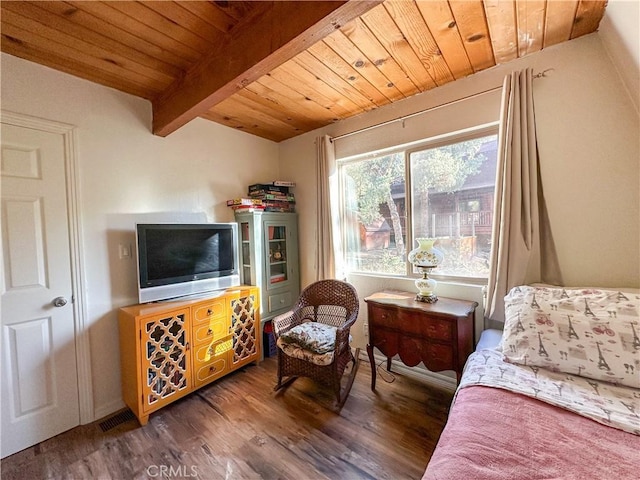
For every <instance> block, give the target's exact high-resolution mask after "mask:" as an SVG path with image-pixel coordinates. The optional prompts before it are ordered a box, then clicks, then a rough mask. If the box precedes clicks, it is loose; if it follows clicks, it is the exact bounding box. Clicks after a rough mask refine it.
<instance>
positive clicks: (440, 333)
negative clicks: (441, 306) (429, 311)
mask: <svg viewBox="0 0 640 480" xmlns="http://www.w3.org/2000/svg"><path fill="white" fill-rule="evenodd" d="M452 327H453V324H452V323H451V322H448V321H446V320H437V319H432V318H429V319H427V321H426V322H424V324H423V325H422V328H423V332H424V334H425V335H426V336H427V337H428V338H433V339H435V340H445V341H451V340H452V339H453V328H452Z"/></svg>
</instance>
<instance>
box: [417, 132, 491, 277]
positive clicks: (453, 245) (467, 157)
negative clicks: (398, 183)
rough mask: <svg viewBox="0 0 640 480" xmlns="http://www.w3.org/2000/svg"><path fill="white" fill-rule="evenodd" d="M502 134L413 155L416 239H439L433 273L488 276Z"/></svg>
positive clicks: (421, 151)
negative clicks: (441, 256)
mask: <svg viewBox="0 0 640 480" xmlns="http://www.w3.org/2000/svg"><path fill="white" fill-rule="evenodd" d="M497 150H498V138H497V135H491V136H486V137H481V138H475V139H471V140H465V141H461V142H455V143H451V144H448V145H441V146H438V147H434V148H427V149H422V150H418V151H413V152H411V153H410V154H409V164H410V171H411V185H412V187H411V199H412V207H413V208H412V219H413V223H412V224H413V238H420V237H432V238H437V239H438V240H437V242H436V247H437V248H439V249H440V250H441V251H442V252H443V253H444V260H443V262H442V264H441V265H439V266H438V268H437V270H434V273H437V274H440V275H451V276H463V277H486V276H487V275H488V274H489V252H490V250H491V231H492V225H493V195H494V189H495V179H496V158H497Z"/></svg>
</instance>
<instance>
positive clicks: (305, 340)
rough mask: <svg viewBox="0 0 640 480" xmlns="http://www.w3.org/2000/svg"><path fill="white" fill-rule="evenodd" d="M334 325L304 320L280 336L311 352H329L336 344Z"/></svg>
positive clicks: (284, 341) (285, 341) (289, 342)
mask: <svg viewBox="0 0 640 480" xmlns="http://www.w3.org/2000/svg"><path fill="white" fill-rule="evenodd" d="M336 330H337V329H336V327H332V326H331V325H326V324H324V323H319V322H305V323H302V324H300V325H297V326H295V327H293V328H292V329H291V330H289V331H288V332H286V333H285V334H283V335H282V336H281V337H280V338H281V339H282V342H283V343H287V344H296V345H298V346H299V347H301V348H303V349H305V350H310V351H311V352H313V353H317V354H323V353H328V352H331V351H332V350H333V349H334V348H335V344H336Z"/></svg>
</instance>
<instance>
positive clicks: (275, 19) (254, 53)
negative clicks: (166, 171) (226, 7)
mask: <svg viewBox="0 0 640 480" xmlns="http://www.w3.org/2000/svg"><path fill="white" fill-rule="evenodd" d="M381 2H382V0H372V1H362V0H352V1H273V2H270V5H269V7H268V8H267V9H266V11H265V12H264V13H263V14H262V15H260V16H259V17H258V18H256V19H254V20H253V21H252V22H251V23H249V24H244V25H243V26H242V27H241V28H237V29H234V30H233V31H232V32H231V33H230V34H229V37H228V38H227V40H226V41H224V42H223V43H222V44H221V45H219V47H218V48H217V49H216V50H215V51H213V52H211V54H209V55H207V56H206V57H205V58H203V59H202V60H201V61H200V62H198V63H197V64H196V65H194V66H193V67H192V68H190V69H189V70H188V71H187V72H186V74H185V75H184V76H183V77H182V78H180V79H178V80H177V81H175V82H174V83H173V84H172V85H170V86H169V87H168V88H167V90H166V91H164V92H163V93H162V94H160V95H159V96H158V98H156V99H155V100H154V101H153V133H154V134H156V135H160V136H162V137H164V136H167V135H169V134H170V133H172V132H174V131H175V130H177V129H178V128H180V127H181V126H183V125H185V124H186V123H188V122H189V121H191V120H192V119H194V118H195V117H197V116H199V115H201V114H203V113H205V112H206V111H208V110H209V109H210V108H211V107H213V106H214V105H216V104H218V103H220V102H221V101H223V100H224V99H226V98H228V97H229V96H231V95H233V94H234V93H236V92H237V91H239V90H241V89H242V88H244V87H245V86H247V85H248V84H250V83H251V82H253V81H255V80H257V79H258V78H260V77H261V76H263V75H265V74H267V73H269V72H270V71H271V70H273V69H274V68H276V67H278V66H279V65H281V64H282V63H284V62H286V61H287V60H290V59H291V58H293V57H294V56H295V55H297V54H298V53H300V52H302V51H304V50H306V49H307V48H309V47H310V46H311V45H313V44H314V43H316V42H318V41H319V40H321V39H322V38H324V37H326V36H327V35H329V34H330V33H331V32H333V31H335V30H336V29H338V28H340V27H342V26H343V25H344V24H345V23H347V22H349V21H351V20H353V19H354V18H356V17H359V16H360V15H362V14H363V13H365V12H367V11H368V10H370V9H371V8H373V7H375V6H376V5H378V4H379V3H381ZM238 27H240V25H238Z"/></svg>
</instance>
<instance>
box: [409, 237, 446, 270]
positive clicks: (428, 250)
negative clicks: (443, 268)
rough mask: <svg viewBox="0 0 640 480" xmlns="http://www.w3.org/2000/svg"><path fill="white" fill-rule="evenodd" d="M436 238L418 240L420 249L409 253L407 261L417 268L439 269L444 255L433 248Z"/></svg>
mask: <svg viewBox="0 0 640 480" xmlns="http://www.w3.org/2000/svg"><path fill="white" fill-rule="evenodd" d="M435 241H436V239H435V238H416V242H418V247H417V248H414V249H413V250H411V251H410V252H409V255H408V256H407V260H409V262H410V263H412V264H413V265H415V266H416V267H431V268H433V267H437V266H438V265H440V264H441V263H442V259H443V258H444V255H443V254H442V252H441V251H440V250H438V249H437V248H434V247H433V244H434V243H435Z"/></svg>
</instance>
